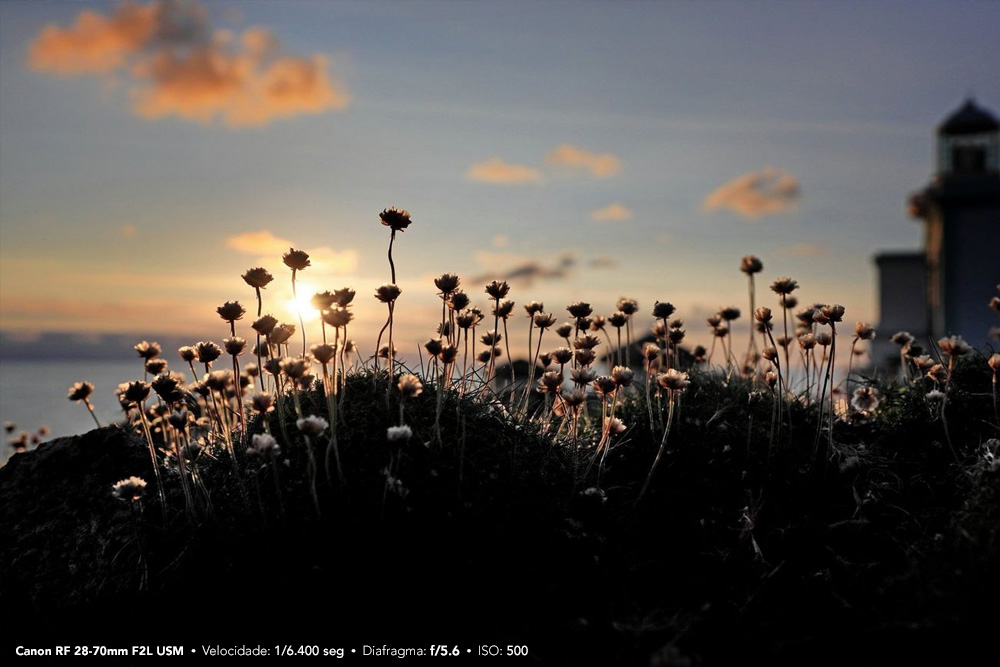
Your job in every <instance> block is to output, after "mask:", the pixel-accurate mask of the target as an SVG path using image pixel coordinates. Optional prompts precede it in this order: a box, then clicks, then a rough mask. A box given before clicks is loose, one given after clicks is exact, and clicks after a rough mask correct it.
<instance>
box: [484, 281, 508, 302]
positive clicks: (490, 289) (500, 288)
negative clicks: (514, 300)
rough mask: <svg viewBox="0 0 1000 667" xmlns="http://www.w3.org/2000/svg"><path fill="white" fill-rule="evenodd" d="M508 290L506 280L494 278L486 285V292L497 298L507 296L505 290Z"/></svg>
mask: <svg viewBox="0 0 1000 667" xmlns="http://www.w3.org/2000/svg"><path fill="white" fill-rule="evenodd" d="M509 291H510V285H508V284H507V281H506V280H494V281H492V282H491V283H490V284H489V285H487V286H486V293H487V294H489V295H490V296H491V297H492V298H493V299H497V300H499V299H502V298H504V297H505V296H507V292H509Z"/></svg>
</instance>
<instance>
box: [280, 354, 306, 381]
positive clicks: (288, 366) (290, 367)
mask: <svg viewBox="0 0 1000 667" xmlns="http://www.w3.org/2000/svg"><path fill="white" fill-rule="evenodd" d="M280 364H281V370H282V371H284V373H285V375H287V376H288V377H289V378H291V379H293V380H298V379H299V378H301V377H302V376H304V375H305V374H306V373H308V372H309V365H310V364H309V359H308V358H307V357H286V358H284V359H282V360H281V362H280Z"/></svg>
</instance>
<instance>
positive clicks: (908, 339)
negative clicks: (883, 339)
mask: <svg viewBox="0 0 1000 667" xmlns="http://www.w3.org/2000/svg"><path fill="white" fill-rule="evenodd" d="M889 340H890V341H892V342H893V343H895V344H896V345H899V346H900V347H907V346H908V345H910V344H911V343H913V334H911V333H910V332H909V331H897V332H896V333H894V334H892V336H891V337H890V338H889Z"/></svg>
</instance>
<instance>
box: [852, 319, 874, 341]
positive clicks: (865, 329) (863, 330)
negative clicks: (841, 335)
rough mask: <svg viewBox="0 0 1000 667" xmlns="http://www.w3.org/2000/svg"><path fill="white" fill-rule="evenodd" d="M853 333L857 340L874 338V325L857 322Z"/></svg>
mask: <svg viewBox="0 0 1000 667" xmlns="http://www.w3.org/2000/svg"><path fill="white" fill-rule="evenodd" d="M854 335H855V336H857V338H858V339H859V340H874V339H875V327H873V326H872V325H870V324H868V323H867V322H858V323H857V324H855V325H854Z"/></svg>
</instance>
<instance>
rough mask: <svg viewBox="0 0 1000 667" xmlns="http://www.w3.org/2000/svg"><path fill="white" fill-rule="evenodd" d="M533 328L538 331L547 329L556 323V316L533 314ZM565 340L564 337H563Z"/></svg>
mask: <svg viewBox="0 0 1000 667" xmlns="http://www.w3.org/2000/svg"><path fill="white" fill-rule="evenodd" d="M533 321H534V323H535V326H536V327H538V328H539V329H548V328H549V327H551V326H552V325H553V324H555V323H556V316H555V315H553V314H551V313H541V312H539V313H535V315H534V320H533ZM564 338H565V336H564Z"/></svg>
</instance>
